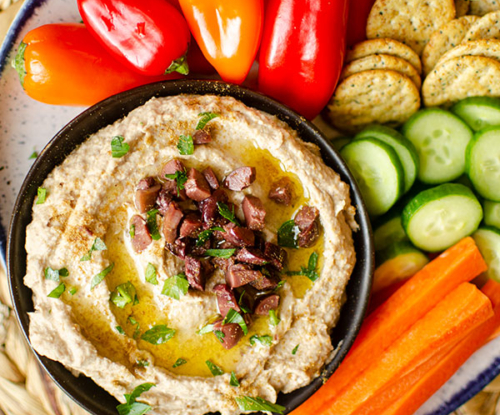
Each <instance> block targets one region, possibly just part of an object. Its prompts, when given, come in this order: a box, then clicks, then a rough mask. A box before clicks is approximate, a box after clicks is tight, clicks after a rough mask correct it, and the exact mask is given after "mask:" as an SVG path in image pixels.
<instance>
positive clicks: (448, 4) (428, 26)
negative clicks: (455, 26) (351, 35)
mask: <svg viewBox="0 0 500 415" xmlns="http://www.w3.org/2000/svg"><path fill="white" fill-rule="evenodd" d="M454 18H455V2H454V0H405V1H395V0H376V1H375V4H374V5H373V7H372V9H371V11H370V15H369V17H368V22H367V24H366V36H367V37H368V39H373V38H378V37H390V38H392V39H396V40H399V41H401V42H403V43H404V44H406V45H408V46H410V47H411V48H412V49H413V50H414V51H415V52H417V53H418V54H419V55H420V54H421V53H422V51H423V49H424V46H425V45H426V44H427V42H428V41H429V38H430V37H431V35H432V34H433V33H434V32H435V31H436V30H438V29H439V28H440V27H441V26H443V25H444V24H445V23H447V22H449V21H450V20H453V19H454Z"/></svg>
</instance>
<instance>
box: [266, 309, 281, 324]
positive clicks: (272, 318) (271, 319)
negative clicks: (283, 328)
mask: <svg viewBox="0 0 500 415" xmlns="http://www.w3.org/2000/svg"><path fill="white" fill-rule="evenodd" d="M280 321H281V320H280V319H279V318H278V316H277V315H276V311H275V310H269V323H271V326H277V325H278V324H279V323H280Z"/></svg>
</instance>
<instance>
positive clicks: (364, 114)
mask: <svg viewBox="0 0 500 415" xmlns="http://www.w3.org/2000/svg"><path fill="white" fill-rule="evenodd" d="M366 33H367V37H368V39H369V40H367V41H364V42H361V43H358V44H357V45H355V46H354V47H353V48H351V49H350V50H349V51H348V53H347V56H346V64H345V66H344V68H343V71H342V74H341V77H340V83H339V85H338V86H337V89H336V91H335V94H334V96H333V97H332V99H331V101H330V103H329V105H328V106H327V108H326V110H325V112H324V116H325V118H326V119H327V120H328V121H329V122H330V123H331V124H332V125H333V126H334V127H335V128H337V129H338V130H340V131H343V132H345V133H348V134H355V133H356V132H358V131H360V130H362V129H363V128H364V127H366V126H367V125H369V124H373V123H377V124H385V125H389V126H391V127H398V126H399V125H401V124H402V123H404V122H405V121H406V120H408V118H410V116H411V115H412V114H413V113H414V112H416V111H417V110H418V109H419V108H420V106H421V104H423V105H425V106H428V107H429V106H448V105H450V104H452V103H454V102H456V101H459V100H461V99H463V98H466V97H470V96H495V97H499V96H500V1H499V0H456V1H453V0H376V2H375V4H374V6H373V8H372V10H371V13H370V16H369V18H368V22H367V28H366ZM421 76H424V77H425V79H424V81H423V83H422V80H421Z"/></svg>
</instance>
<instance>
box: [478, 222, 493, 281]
mask: <svg viewBox="0 0 500 415" xmlns="http://www.w3.org/2000/svg"><path fill="white" fill-rule="evenodd" d="M472 237H473V238H474V240H475V241H476V244H477V247H478V248H479V251H481V255H482V256H483V258H484V260H485V261H486V264H487V265H488V270H487V271H486V275H487V277H488V278H491V279H493V280H495V281H498V282H500V230H498V229H496V228H493V227H481V228H479V229H478V230H477V231H476V232H475V233H474V235H472Z"/></svg>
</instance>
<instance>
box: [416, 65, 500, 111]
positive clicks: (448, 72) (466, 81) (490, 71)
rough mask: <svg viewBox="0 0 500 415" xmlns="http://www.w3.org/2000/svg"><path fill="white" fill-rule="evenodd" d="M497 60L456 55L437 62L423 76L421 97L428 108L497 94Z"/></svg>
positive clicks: (499, 70)
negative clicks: (428, 72)
mask: <svg viewBox="0 0 500 415" xmlns="http://www.w3.org/2000/svg"><path fill="white" fill-rule="evenodd" d="M499 79H500V62H498V61H496V60H493V59H490V58H485V57H482V56H460V57H457V58H452V59H449V60H447V61H444V62H443V63H440V64H438V66H436V68H435V69H434V70H433V71H432V72H431V73H430V74H429V76H427V78H425V81H424V84H423V86H422V97H423V99H424V103H425V105H426V106H428V107H432V106H436V105H450V104H453V103H454V102H456V101H460V100H461V99H464V98H467V97H472V96H487V97H498V96H500V82H498V80H499Z"/></svg>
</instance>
